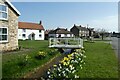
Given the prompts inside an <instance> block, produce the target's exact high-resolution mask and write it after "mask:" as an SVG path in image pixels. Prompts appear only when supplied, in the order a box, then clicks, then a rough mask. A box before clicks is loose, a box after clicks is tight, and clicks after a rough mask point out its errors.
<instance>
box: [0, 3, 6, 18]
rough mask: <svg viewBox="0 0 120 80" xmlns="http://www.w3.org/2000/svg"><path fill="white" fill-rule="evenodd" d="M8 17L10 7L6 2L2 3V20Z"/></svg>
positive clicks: (0, 9)
mask: <svg viewBox="0 0 120 80" xmlns="http://www.w3.org/2000/svg"><path fill="white" fill-rule="evenodd" d="M7 19H8V8H7V6H6V5H4V4H0V20H7Z"/></svg>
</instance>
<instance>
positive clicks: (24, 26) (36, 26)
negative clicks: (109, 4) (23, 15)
mask: <svg viewBox="0 0 120 80" xmlns="http://www.w3.org/2000/svg"><path fill="white" fill-rule="evenodd" d="M18 27H19V29H35V30H36V29H37V30H44V27H43V26H42V25H41V24H38V23H29V22H19V23H18Z"/></svg>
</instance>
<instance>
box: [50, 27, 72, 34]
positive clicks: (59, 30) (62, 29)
mask: <svg viewBox="0 0 120 80" xmlns="http://www.w3.org/2000/svg"><path fill="white" fill-rule="evenodd" d="M49 34H72V33H71V32H70V31H68V30H67V29H64V28H57V29H55V30H51V31H50V32H49Z"/></svg>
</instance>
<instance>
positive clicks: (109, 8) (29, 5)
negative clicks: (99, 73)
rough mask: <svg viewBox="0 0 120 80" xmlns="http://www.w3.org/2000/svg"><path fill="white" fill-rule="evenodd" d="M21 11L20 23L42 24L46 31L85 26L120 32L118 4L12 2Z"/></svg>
mask: <svg viewBox="0 0 120 80" xmlns="http://www.w3.org/2000/svg"><path fill="white" fill-rule="evenodd" d="M12 4H13V5H14V6H15V7H16V8H17V9H18V10H19V11H20V13H21V16H20V17H19V21H23V22H33V23H39V21H40V20H41V21H42V24H43V26H44V28H45V29H56V28H57V27H61V28H67V29H68V30H69V29H70V28H72V27H73V25H74V24H76V25H83V26H87V24H88V27H91V28H95V30H97V29H105V30H106V31H109V32H113V31H116V32H117V31H118V3H117V2H12Z"/></svg>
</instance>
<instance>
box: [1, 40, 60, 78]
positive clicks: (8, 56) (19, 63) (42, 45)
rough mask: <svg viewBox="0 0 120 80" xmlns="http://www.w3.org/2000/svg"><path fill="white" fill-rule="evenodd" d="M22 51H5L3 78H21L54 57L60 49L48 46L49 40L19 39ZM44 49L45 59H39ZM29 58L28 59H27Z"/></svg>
mask: <svg viewBox="0 0 120 80" xmlns="http://www.w3.org/2000/svg"><path fill="white" fill-rule="evenodd" d="M19 46H21V50H20V51H15V52H9V53H3V56H2V63H3V64H2V67H3V68H2V72H3V78H20V77H23V76H24V75H25V74H26V73H28V72H31V71H32V70H33V69H34V68H36V67H38V66H41V65H43V64H44V63H46V62H48V61H49V60H50V59H51V58H53V57H54V56H55V55H57V53H59V52H58V51H54V52H51V51H52V50H54V49H49V48H48V41H29V40H27V41H19ZM41 50H43V51H44V52H46V53H47V55H46V56H45V58H44V59H41V60H39V59H37V58H36V57H35V56H37V54H38V52H39V51H41ZM26 59H27V61H26Z"/></svg>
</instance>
